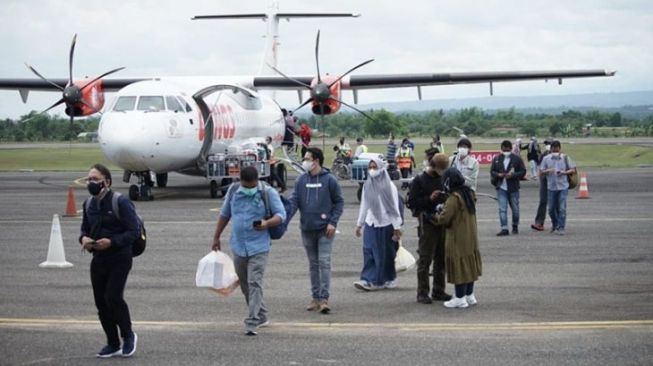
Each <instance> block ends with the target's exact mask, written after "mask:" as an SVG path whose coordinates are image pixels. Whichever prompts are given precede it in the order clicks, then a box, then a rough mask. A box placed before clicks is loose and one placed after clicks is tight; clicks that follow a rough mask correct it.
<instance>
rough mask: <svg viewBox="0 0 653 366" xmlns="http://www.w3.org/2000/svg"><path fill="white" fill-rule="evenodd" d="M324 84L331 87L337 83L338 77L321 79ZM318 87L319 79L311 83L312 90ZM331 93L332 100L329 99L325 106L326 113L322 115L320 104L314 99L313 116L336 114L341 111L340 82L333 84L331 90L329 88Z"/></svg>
mask: <svg viewBox="0 0 653 366" xmlns="http://www.w3.org/2000/svg"><path fill="white" fill-rule="evenodd" d="M321 79H322V83H324V84H326V85H329V84H331V83H333V82H334V81H336V80H337V79H338V77H337V76H330V75H326V76H323V77H321ZM316 85H317V78H314V79H313V81H311V88H312V87H315V86H316ZM329 93H330V94H331V98H329V99H327V100H326V101H325V102H324V104H323V107H322V108H323V110H324V113H322V110H321V109H320V103H319V102H318V101H317V100H315V98H313V102H312V103H311V110H312V111H313V114H318V115H320V114H325V115H327V114H334V113H336V112H338V111H339V110H340V105H341V104H340V102H338V100H340V81H338V82H337V83H335V84H333V85H332V86H331V88H329Z"/></svg>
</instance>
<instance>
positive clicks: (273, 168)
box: [270, 164, 286, 190]
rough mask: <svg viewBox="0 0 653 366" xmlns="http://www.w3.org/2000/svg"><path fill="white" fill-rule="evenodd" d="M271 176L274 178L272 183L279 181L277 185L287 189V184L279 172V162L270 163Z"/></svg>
mask: <svg viewBox="0 0 653 366" xmlns="http://www.w3.org/2000/svg"><path fill="white" fill-rule="evenodd" d="M270 178H272V180H271V181H270V183H272V182H277V187H279V188H281V189H284V190H285V189H286V184H285V183H284V182H283V180H282V179H281V177H280V176H279V174H277V164H274V165H270Z"/></svg>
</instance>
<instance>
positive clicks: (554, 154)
mask: <svg viewBox="0 0 653 366" xmlns="http://www.w3.org/2000/svg"><path fill="white" fill-rule="evenodd" d="M551 155H552V156H553V157H556V158H557V157H559V156H560V153H559V152H554V153H551Z"/></svg>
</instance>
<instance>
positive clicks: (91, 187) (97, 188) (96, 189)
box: [86, 182, 104, 196]
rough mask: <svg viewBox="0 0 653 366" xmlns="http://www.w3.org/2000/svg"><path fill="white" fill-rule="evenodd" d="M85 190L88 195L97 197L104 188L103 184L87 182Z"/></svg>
mask: <svg viewBox="0 0 653 366" xmlns="http://www.w3.org/2000/svg"><path fill="white" fill-rule="evenodd" d="M86 188H87V189H88V193H90V194H91V195H93V196H97V195H98V194H100V192H102V188H104V182H88V184H86Z"/></svg>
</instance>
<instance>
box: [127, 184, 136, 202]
mask: <svg viewBox="0 0 653 366" xmlns="http://www.w3.org/2000/svg"><path fill="white" fill-rule="evenodd" d="M129 199H130V200H132V201H138V186H137V185H136V184H132V185H131V186H129Z"/></svg>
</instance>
